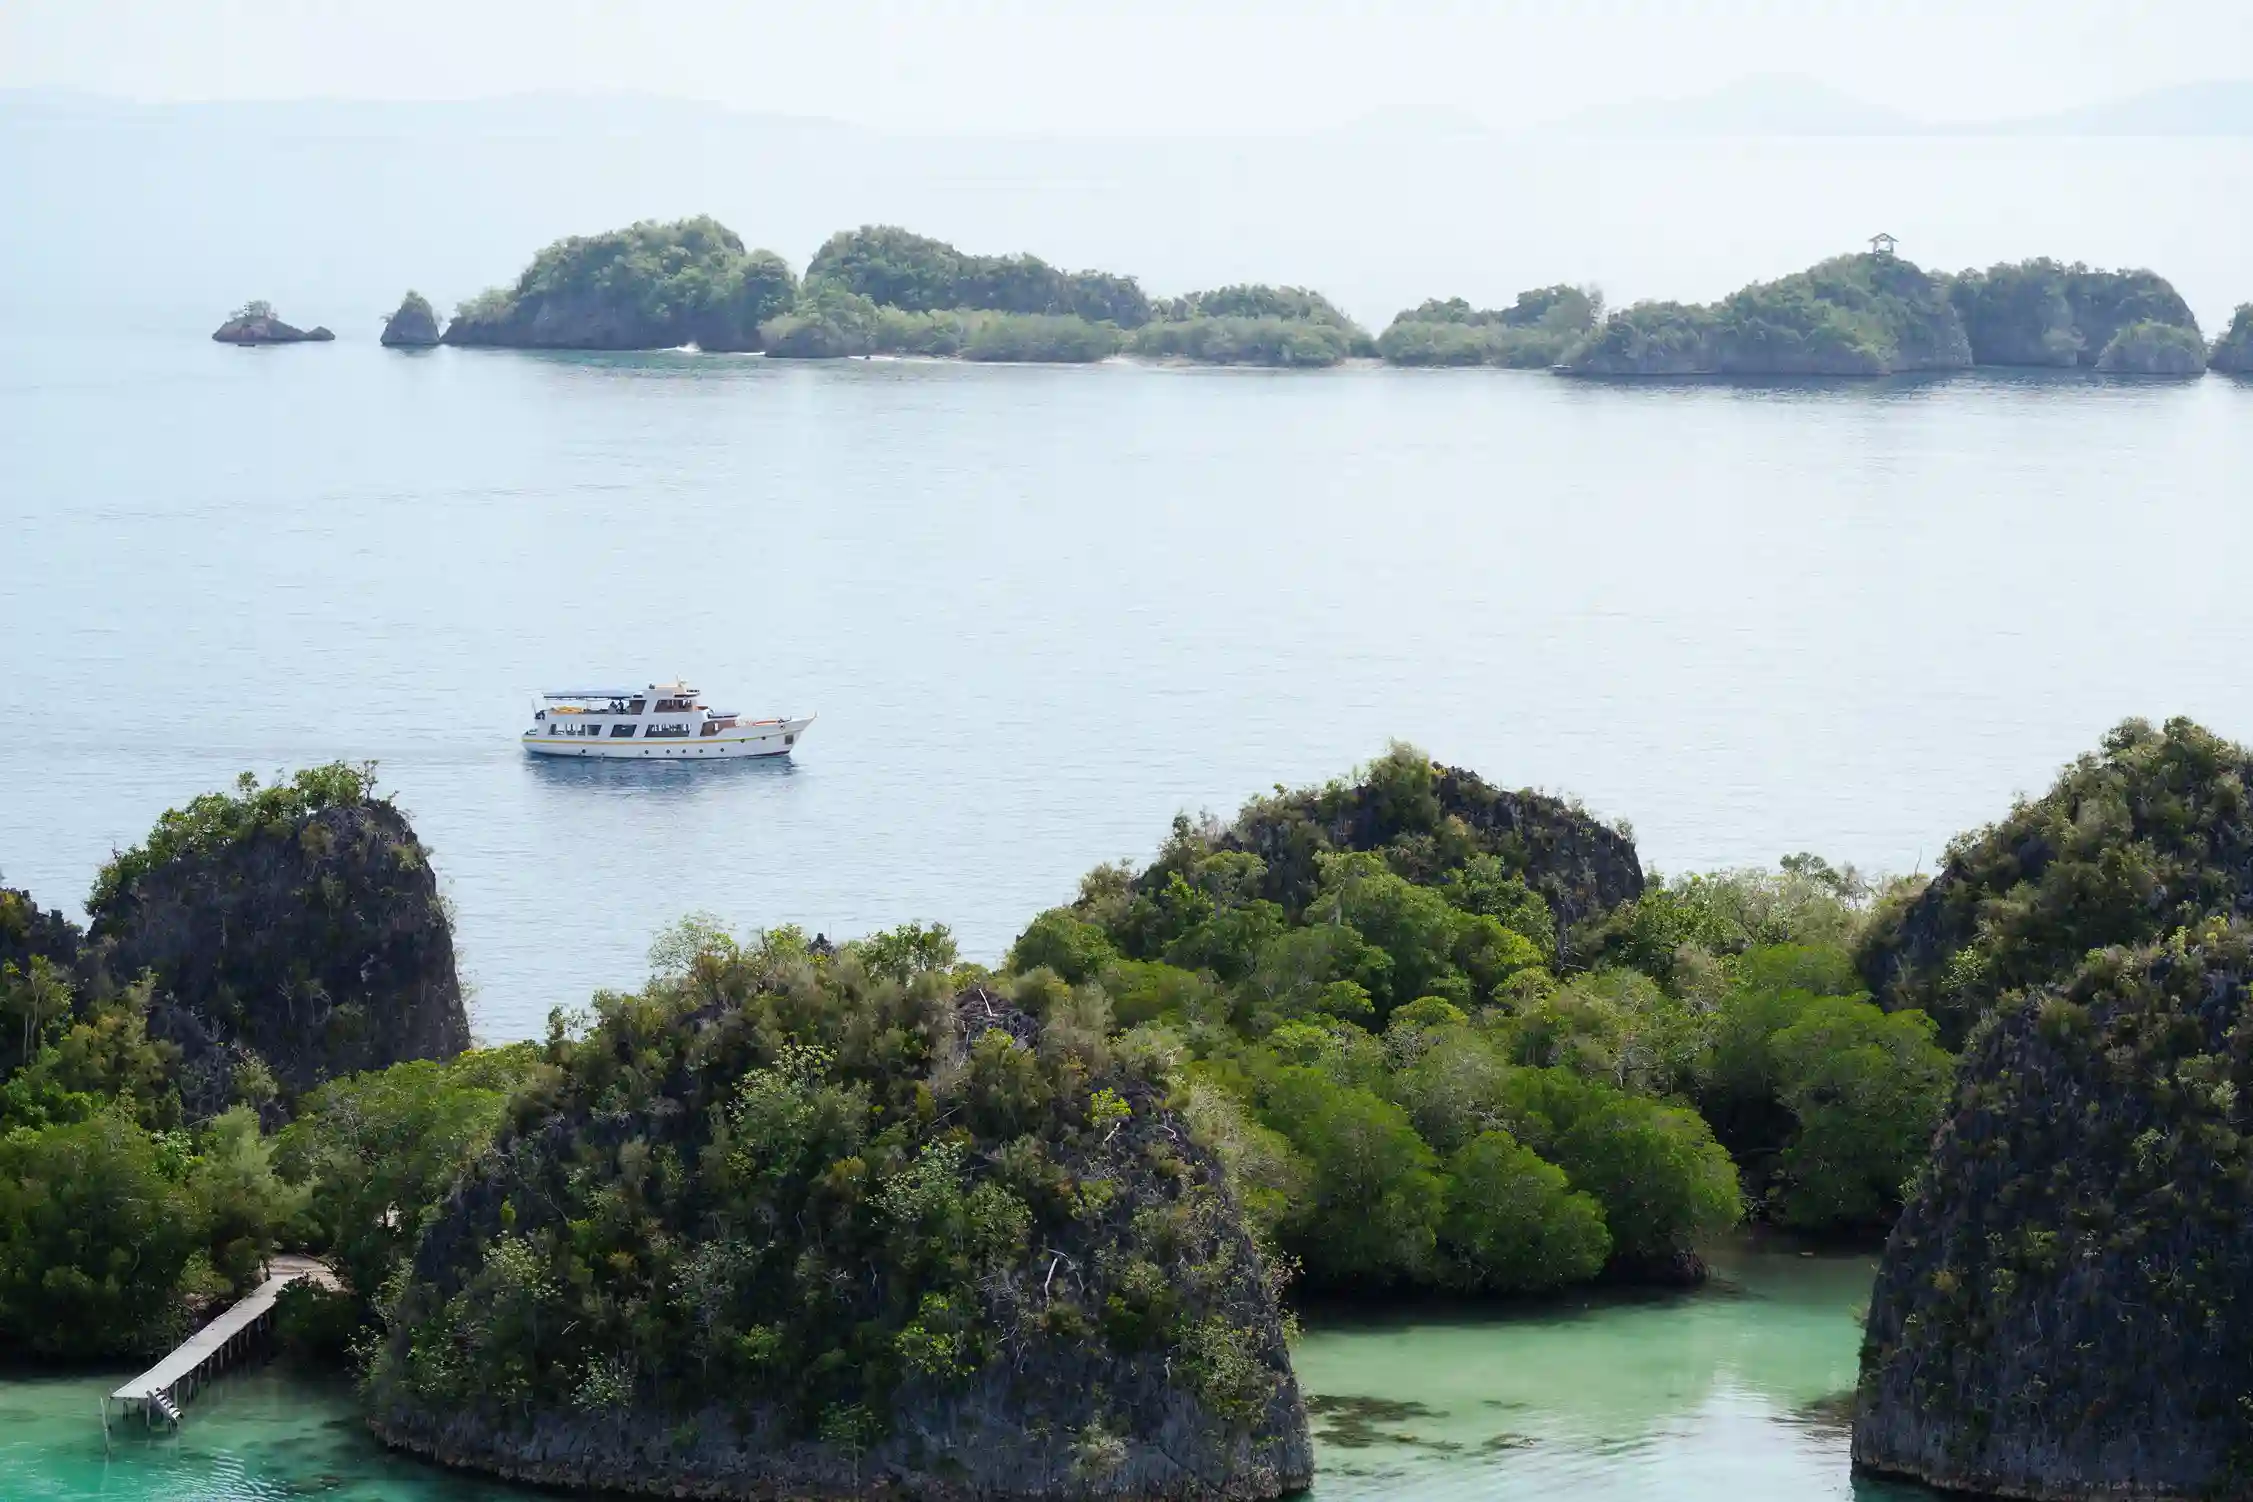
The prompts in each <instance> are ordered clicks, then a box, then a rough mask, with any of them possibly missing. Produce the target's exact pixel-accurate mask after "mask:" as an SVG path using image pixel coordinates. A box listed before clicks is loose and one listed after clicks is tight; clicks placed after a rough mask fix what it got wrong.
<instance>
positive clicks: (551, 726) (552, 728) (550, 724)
mask: <svg viewBox="0 0 2253 1502" xmlns="http://www.w3.org/2000/svg"><path fill="white" fill-rule="evenodd" d="M548 734H550V735H553V734H555V721H553V720H550V721H548Z"/></svg>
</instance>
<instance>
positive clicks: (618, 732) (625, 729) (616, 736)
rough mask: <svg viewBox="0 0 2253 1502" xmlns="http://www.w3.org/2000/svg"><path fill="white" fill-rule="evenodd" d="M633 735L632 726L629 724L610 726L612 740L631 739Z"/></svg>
mask: <svg viewBox="0 0 2253 1502" xmlns="http://www.w3.org/2000/svg"><path fill="white" fill-rule="evenodd" d="M633 735H634V727H633V726H631V725H613V726H611V727H610V738H611V739H612V740H614V741H616V740H631V739H633Z"/></svg>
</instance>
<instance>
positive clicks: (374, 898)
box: [88, 766, 470, 1117]
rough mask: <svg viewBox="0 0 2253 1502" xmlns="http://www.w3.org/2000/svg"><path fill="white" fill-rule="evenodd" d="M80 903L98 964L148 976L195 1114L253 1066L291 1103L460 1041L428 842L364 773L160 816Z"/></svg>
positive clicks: (461, 1017) (244, 793) (340, 771)
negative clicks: (326, 1084) (337, 1081)
mask: <svg viewBox="0 0 2253 1502" xmlns="http://www.w3.org/2000/svg"><path fill="white" fill-rule="evenodd" d="M88 913H89V916H90V918H91V919H92V924H91V928H90V930H89V939H90V946H89V949H90V954H89V958H90V963H91V965H92V966H93V967H95V968H96V969H97V970H98V971H99V972H100V973H101V974H102V975H103V976H105V977H106V978H107V979H108V981H109V982H110V983H112V984H121V983H124V982H128V981H131V980H132V979H134V978H135V977H137V976H139V975H140V974H141V973H142V972H143V971H147V972H149V973H151V974H152V975H153V976H154V978H155V989H154V991H153V993H152V998H151V1007H150V1013H149V1024H148V1025H149V1033H150V1036H152V1037H155V1038H159V1039H162V1040H164V1041H166V1042H169V1043H172V1044H174V1045H175V1046H177V1047H178V1048H179V1050H180V1064H179V1069H180V1094H181V1099H182V1103H183V1105H184V1106H185V1107H186V1109H187V1111H188V1113H189V1114H190V1116H191V1117H195V1116H204V1115H209V1114H211V1113H212V1112H214V1111H217V1110H219V1109H221V1108H223V1107H224V1106H226V1105H227V1104H229V1102H230V1100H231V1099H232V1098H233V1096H234V1094H235V1091H236V1084H237V1081H236V1075H237V1073H238V1072H239V1071H240V1070H241V1069H242V1068H243V1067H244V1066H245V1065H247V1064H249V1063H250V1062H251V1061H252V1060H254V1059H255V1060H257V1061H259V1062H261V1063H262V1064H263V1065H264V1066H265V1067H266V1068H267V1069H268V1070H270V1071H271V1073H272V1075H273V1078H274V1081H275V1083H276V1085H278V1086H279V1088H280V1090H281V1091H282V1093H283V1096H284V1098H285V1100H286V1099H287V1098H288V1097H291V1096H294V1095H296V1094H298V1093H301V1092H303V1091H306V1090H310V1089H311V1088H312V1087H313V1086H315V1085H317V1084H319V1083H320V1082H322V1081H323V1080H327V1079H332V1078H334V1077H336V1076H338V1075H343V1074H351V1073H355V1072H357V1071H359V1070H363V1069H380V1068H382V1067H384V1066H386V1065H389V1064H394V1063H397V1062H399V1061H401V1060H403V1059H442V1058H451V1057H452V1056H453V1055H455V1054H457V1053H460V1052H461V1051H462V1050H463V1049H465V1048H467V1047H468V1046H469V1042H470V1038H469V1019H468V1016H467V1013H466V1012H465V1011H464V1009H463V1006H462V995H461V986H460V983H459V981H458V980H457V978H456V976H455V970H454V943H453V924H452V922H451V920H450V919H449V918H448V916H447V913H446V909H445V905H444V903H443V902H442V901H441V900H440V898H439V895H438V884H437V879H436V877H435V876H434V874H433V873H432V871H431V867H430V856H429V852H428V851H427V850H425V849H424V848H423V845H422V842H421V841H420V840H418V839H417V838H416V837H415V832H414V830H413V829H412V828H411V827H410V826H409V825H408V823H407V819H406V816H405V815H404V814H402V813H401V812H400V811H399V810H398V809H397V808H396V807H394V806H393V805H392V804H391V803H390V802H389V801H387V800H385V799H382V798H378V797H376V796H375V795H374V793H373V788H372V777H370V776H369V775H368V774H367V773H365V772H364V771H362V770H361V769H357V768H351V767H344V766H335V767H326V768H317V769H315V770H313V771H311V772H304V773H299V774H298V775H297V777H296V778H295V779H294V780H292V781H290V782H285V783H281V784H277V785H276V786H274V787H270V788H258V787H257V786H256V784H255V782H251V783H250V784H248V785H247V786H245V787H244V788H243V789H242V790H241V791H240V792H239V793H238V794H236V795H225V794H213V795H209V796H207V797H205V798H199V799H197V800H196V801H195V802H193V803H191V804H189V805H188V807H187V808H186V809H184V810H176V811H173V812H170V813H167V814H166V815H165V817H164V819H163V820H162V821H160V822H159V824H158V825H157V828H156V830H155V831H154V832H152V834H151V835H150V837H149V840H148V841H147V843H145V844H144V845H141V846H137V847H136V848H135V849H133V850H131V851H128V852H126V853H125V854H124V855H122V856H119V857H118V858H117V859H116V860H114V861H113V862H111V864H110V865H109V866H108V867H106V868H104V871H103V873H102V876H101V878H100V880H99V881H98V882H97V884H96V887H95V892H94V895H93V897H92V898H91V899H90V900H89V903H88Z"/></svg>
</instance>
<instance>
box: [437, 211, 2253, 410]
mask: <svg viewBox="0 0 2253 1502" xmlns="http://www.w3.org/2000/svg"><path fill="white" fill-rule="evenodd" d="M2245 322H2246V320H2245V317H2244V315H2243V314H2242V313H2241V315H2240V317H2239V319H2238V321H2237V322H2236V323H2234V324H2233V325H2232V327H2231V330H2230V331H2229V332H2228V333H2225V334H2224V335H2223V336H2222V338H2221V339H2219V340H2217V341H2215V342H2214V343H2213V344H2212V345H2211V346H2209V345H2208V344H2207V342H2206V340H2205V338H2204V336H2203V335H2202V334H2201V332H2200V330H2199V328H2198V323H2197V320H2196V319H2195V318H2194V317H2193V316H2192V314H2191V311H2190V308H2189V306H2188V305H2187V304H2186V303H2185V302H2184V301H2183V299H2182V297H2181V295H2180V294H2179V293H2177V292H2176V291H2175V289H2174V288H2173V287H2172V286H2171V285H2170V284H2169V283H2168V282H2167V281H2166V280H2165V278H2163V277H2160V276H2158V275H2157V274H2155V273H2153V272H2149V271H2140V270H2138V271H2106V270H2101V269H2095V268H2091V267H2088V266H2084V265H2081V264H2078V263H2074V264H2065V263H2061V262H2057V261H2051V260H2032V261H2023V262H2018V263H2014V264H2006V265H1996V266H1991V267H1989V268H1987V269H1986V270H1984V271H1978V270H1971V271H1965V272H1962V273H1960V274H1958V275H1955V276H1947V275H1941V274H1934V273H1929V272H1926V271H1924V270H1923V269H1922V268H1920V267H1918V266H1916V265H1915V264H1914V263H1912V262H1910V261H1907V260H1904V259H1901V258H1899V257H1896V256H1894V255H1891V254H1879V253H1869V254H1857V255H1847V256H1839V257H1836V258H1833V259H1831V260H1828V261H1824V262H1822V263H1820V264H1819V265H1816V266H1813V267H1810V268H1808V269H1807V270H1805V271H1800V272H1794V273H1792V274H1791V275H1788V276H1784V277H1780V278H1778V279H1776V280H1774V281H1769V282H1759V283H1755V284H1753V285H1751V286H1748V287H1744V288H1742V289H1740V290H1738V291H1736V292H1734V293H1731V294H1730V295H1729V296H1728V297H1726V298H1723V299H1722V300H1720V301H1719V302H1716V303H1711V304H1686V303H1672V302H1644V303H1637V304H1635V305H1633V306H1631V307H1627V308H1622V309H1619V310H1616V311H1612V312H1610V313H1609V315H1608V316H1607V311H1606V309H1605V306H1604V301H1603V298H1602V296H1601V295H1600V294H1599V293H1597V292H1596V291H1595V290H1594V289H1592V288H1587V287H1575V286H1569V285H1563V284H1559V285H1554V286H1547V287H1537V288H1533V289H1530V290H1528V291H1524V292H1521V293H1519V294H1518V295H1517V297H1516V300H1515V301H1514V302H1512V303H1511V304H1510V305H1509V306H1507V307H1503V308H1479V307H1475V306H1473V305H1472V304H1471V303H1469V302H1468V301H1466V300H1465V299H1463V298H1460V297H1457V298H1448V299H1436V298H1435V299H1430V300H1427V301H1425V302H1423V303H1421V304H1419V305H1417V306H1416V307H1414V308H1410V309H1406V310H1404V311H1403V312H1401V313H1400V314H1398V315H1397V316H1396V317H1395V318H1394V319H1393V320H1392V322H1391V324H1390V325H1388V326H1387V327H1386V329H1385V331H1384V333H1383V334H1382V335H1380V336H1379V337H1377V338H1374V339H1373V338H1371V337H1370V336H1369V334H1368V333H1367V332H1366V331H1364V330H1363V329H1362V328H1361V327H1359V326H1358V325H1357V324H1356V323H1355V322H1354V321H1353V320H1352V319H1351V318H1349V317H1348V316H1346V314H1345V313H1344V312H1343V311H1341V310H1340V309H1339V308H1338V307H1337V306H1336V304H1334V303H1332V302H1331V301H1330V300H1329V299H1328V298H1326V297H1324V296H1323V295H1322V294H1321V293H1319V292H1316V291H1313V290H1311V289H1308V288H1304V287H1291V286H1272V285H1266V284H1238V285H1231V286H1225V287H1218V288H1214V289H1212V290H1209V291H1203V292H1192V293H1187V294H1184V295H1182V296H1178V297H1163V298H1153V297H1151V296H1150V295H1149V294H1148V293H1147V292H1145V291H1144V290H1143V288H1142V286H1141V284H1140V283H1139V282H1138V281H1136V279H1135V278H1133V277H1131V276H1125V275H1121V274H1119V273H1115V272H1108V271H1095V270H1082V271H1065V270H1062V269H1060V268H1058V267H1056V266H1053V265H1050V264H1049V263H1048V262H1046V261H1044V260H1042V259H1041V258H1039V257H1038V256H1033V255H1025V254H1017V255H982V254H974V253H971V252H968V251H964V250H960V249H958V248H957V247H955V246H953V245H950V244H948V243H947V242H945V241H943V240H937V239H933V238H932V237H930V236H927V235H919V234H915V233H913V232H911V231H909V230H906V229H902V228H899V227H898V226H895V225H864V226H862V227H861V228H859V229H854V230H843V231H840V232H839V233H837V234H835V235H832V236H831V237H830V238H829V239H828V240H827V241H826V242H824V243H823V245H822V246H821V248H820V249H819V250H817V251H816V252H815V253H814V256H813V259H812V260H811V261H810V262H809V263H808V265H807V267H806V274H805V276H804V278H803V279H802V280H801V279H800V278H799V277H798V276H797V275H796V274H795V273H794V272H793V271H792V270H791V268H790V265H789V264H788V263H787V262H786V261H784V260H783V258H782V257H781V256H779V255H777V254H775V253H774V252H773V251H769V250H755V249H750V248H748V247H747V246H746V244H745V242H744V241H743V239H742V238H741V237H740V236H738V235H737V234H735V232H734V231H732V230H730V229H728V228H727V227H726V226H724V225H721V224H720V223H718V222H717V221H715V220H712V219H710V218H696V219H684V220H680V221H678V222H675V223H670V224H659V223H654V222H643V223H639V224H635V225H631V226H628V227H627V228H625V229H621V230H613V231H611V232H609V233H607V234H600V235H590V236H573V237H571V238H568V239H564V240H559V241H557V242H556V243H555V244H553V245H550V246H548V247H547V248H546V249H545V250H542V251H541V252H540V253H539V254H538V255H537V256H535V257H534V258H533V261H532V264H531V265H530V266H528V267H526V268H525V270H524V272H523V274H522V275H520V276H519V277H518V278H517V280H516V281H515V282H514V283H513V284H512V285H510V286H507V287H500V288H495V289H493V290H491V291H489V292H485V293H482V294H480V295H479V296H477V297H475V298H472V299H470V300H469V301H468V302H465V303H463V304H462V305H461V306H460V307H459V308H458V309H457V310H456V313H455V316H454V319H453V321H452V324H451V325H450V326H449V327H448V328H447V330H446V332H445V336H444V337H445V342H447V343H449V344H461V345H497V346H509V347H521V348H568V349H652V348H667V347H673V346H682V345H694V346H696V347H698V348H701V349H706V350H763V351H765V352H766V353H768V354H771V355H775V356H777V357H782V358H794V359H835V358H842V357H846V356H854V355H877V354H893V355H923V356H933V357H941V358H953V359H966V360H1037V361H1056V362H1066V363H1081V362H1086V361H1092V360H1101V359H1105V358H1108V357H1110V356H1112V355H1115V354H1121V353H1125V354H1131V355H1137V356H1141V357H1144V358H1149V359H1169V360H1185V361H1192V362H1197V363H1202V364H1223V365H1271V366H1327V365H1335V364H1338V363H1339V362H1341V361H1344V360H1349V359H1366V358H1378V359H1382V360H1384V361H1386V362H1387V363H1390V364H1394V365H1438V366H1452V365H1495V366H1505V367H1513V368H1541V367H1555V368H1558V369H1562V370H1565V371H1568V372H1571V373H1574V374H1581V375H1604V376H1620V375H1662V376H1663V375H1753V374H1782V375H1885V374H1891V373H1895V372H1898V371H1909V370H1950V369H1961V368H1966V367H1969V366H1973V365H2033V366H2064V367H2084V368H2090V369H2094V370H2098V371H2105V372H2112V373H2119V374H2137V375H2188V374H2195V373H2196V372H2198V371H2199V370H2202V369H2205V368H2207V366H2208V365H2209V364H2211V365H2212V367H2213V368H2215V369H2217V370H2224V371H2233V370H2245V369H2247V368H2249V366H2253V349H2249V344H2253V336H2249V335H2248V333H2247V331H2246V328H2245Z"/></svg>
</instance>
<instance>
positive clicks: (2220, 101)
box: [1546, 74, 2253, 136]
mask: <svg viewBox="0 0 2253 1502" xmlns="http://www.w3.org/2000/svg"><path fill="white" fill-rule="evenodd" d="M1546 129H1547V130H1549V131H1553V132H1560V133H1563V134H1568V135H1597V136H2248V135H2253V79H2213V80H2208V81H2205V82H2200V83H2186V84H2174V85H2170V86H2168V87H2166V88H2159V89H2149V90H2146V91H2144V92H2142V93H2139V94H2131V95H2128V96H2126V97H2124V98H2120V99H2109V100H2101V101H2098V102H2096V103H2092V104H2082V105H2075V106H2073V107H2071V108H2068V109H2063V110H2055V111H2049V112H2045V113H2042V114H2036V115H2022V116H2013V117H2008V118H2003V119H1991V120H1921V119H1918V118H1916V117H1914V116H1911V115H1908V114H1904V113H1903V112H1901V111H1900V110H1896V109H1893V108H1891V107H1889V106H1886V105H1880V104H1872V103H1870V102H1869V101H1868V100H1865V99H1861V98H1858V97H1856V96H1855V95H1853V94H1850V93H1847V92H1846V91H1844V90H1842V89H1837V88H1833V87H1832V86H1831V85H1829V84H1826V83H1823V82H1821V81H1820V80H1818V79H1814V78H1807V77H1803V76H1800V75H1797V74H1756V75H1753V76H1750V77H1746V78H1740V79H1736V80H1734V81H1732V82H1730V83H1726V84H1723V85H1721V86H1720V87H1719V88H1716V89H1712V90H1709V91H1707V92H1705V93H1702V94H1692V95H1687V96H1684V97H1681V98H1675V99H1635V100H1625V101H1622V102H1620V103H1617V104H1606V105H1597V106H1595V107H1593V108H1591V109H1586V110H1583V111H1581V112H1579V113H1578V114H1575V115H1571V116H1568V117H1566V118H1565V119H1563V120H1559V121H1557V122H1555V123H1554V124H1552V125H1550V126H1548V127H1546Z"/></svg>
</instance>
